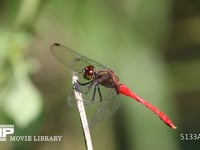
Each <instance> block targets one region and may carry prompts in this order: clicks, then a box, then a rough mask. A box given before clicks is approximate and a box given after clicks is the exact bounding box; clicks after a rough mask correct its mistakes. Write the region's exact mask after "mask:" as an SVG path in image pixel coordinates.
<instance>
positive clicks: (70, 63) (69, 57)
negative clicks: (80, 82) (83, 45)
mask: <svg viewBox="0 0 200 150" xmlns="http://www.w3.org/2000/svg"><path fill="white" fill-rule="evenodd" d="M50 50H51V52H52V53H53V55H54V56H55V57H56V58H57V59H58V60H59V61H60V62H61V63H63V64H64V65H65V66H67V67H68V68H70V69H72V70H74V71H76V72H80V71H82V69H83V68H84V67H86V66H88V65H93V66H94V67H95V68H102V69H105V68H107V67H105V66H104V65H102V64H100V63H98V62H96V61H94V60H92V59H89V58H87V57H85V56H82V55H80V54H79V53H77V52H75V51H74V50H72V49H70V48H68V47H66V46H64V45H61V44H59V43H54V44H52V45H51V47H50Z"/></svg>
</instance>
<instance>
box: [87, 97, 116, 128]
mask: <svg viewBox="0 0 200 150" xmlns="http://www.w3.org/2000/svg"><path fill="white" fill-rule="evenodd" d="M109 97H110V96H109ZM118 108H119V99H118V96H116V94H115V95H114V97H113V98H112V99H104V100H103V101H102V103H101V104H100V105H99V107H98V108H97V110H96V111H95V113H94V114H93V116H92V118H91V120H90V122H89V126H90V128H93V127H95V126H96V124H97V123H99V122H102V121H103V120H105V119H107V118H109V117H110V116H112V114H113V113H115V112H116V111H117V109H118Z"/></svg>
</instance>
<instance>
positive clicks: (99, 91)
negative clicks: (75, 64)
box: [96, 84, 102, 102]
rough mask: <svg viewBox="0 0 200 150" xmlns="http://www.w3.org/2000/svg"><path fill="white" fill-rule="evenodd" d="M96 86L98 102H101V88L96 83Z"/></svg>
mask: <svg viewBox="0 0 200 150" xmlns="http://www.w3.org/2000/svg"><path fill="white" fill-rule="evenodd" d="M96 87H97V90H98V94H99V98H100V102H101V101H102V95H101V90H100V87H99V85H98V84H97V85H96Z"/></svg>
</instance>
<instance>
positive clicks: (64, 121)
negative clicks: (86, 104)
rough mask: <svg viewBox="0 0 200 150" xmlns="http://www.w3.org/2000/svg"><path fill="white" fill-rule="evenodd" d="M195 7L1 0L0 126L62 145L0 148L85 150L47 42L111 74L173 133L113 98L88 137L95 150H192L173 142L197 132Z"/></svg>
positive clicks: (198, 34) (199, 83)
mask: <svg viewBox="0 0 200 150" xmlns="http://www.w3.org/2000/svg"><path fill="white" fill-rule="evenodd" d="M199 7H200V2H199V1H197V0H192V1H189V0H185V1H180V0H175V1H167V0H165V1H157V0H153V1H147V0H135V1H130V0H126V1H122V0H121V1H120V0H118V1H112V0H108V1H105V0H104V1H97V0H96V1H92V0H87V1H81V0H76V1H73V0H67V1H66V0H57V1H56V0H48V1H47V0H43V1H42V0H29V1H28V0H21V1H16V0H1V1H0V124H14V125H15V135H59V136H63V139H62V142H40V143H37V142H30V143H29V142H1V143H0V149H4V150H6V149H16V150H17V149H41V150H42V149H81V150H82V149H84V148H85V147H84V140H83V137H82V131H81V126H80V122H79V118H78V113H77V111H76V109H70V108H69V107H67V105H66V102H65V100H66V98H67V95H68V94H69V93H70V90H71V81H70V80H71V76H70V72H69V71H65V68H64V66H62V65H61V64H59V63H58V62H57V61H56V60H55V59H54V58H53V56H52V54H51V53H50V52H49V46H50V44H51V43H54V42H60V43H62V44H64V45H66V46H68V47H70V48H72V49H75V50H77V51H78V52H80V53H81V54H84V55H86V56H88V57H90V58H92V59H94V60H98V61H99V62H102V63H103V64H105V65H107V66H108V67H111V68H112V69H113V70H114V71H115V72H116V73H117V74H118V75H119V77H120V81H121V82H122V83H125V84H127V85H128V86H129V87H130V89H133V91H135V92H136V93H138V95H141V96H142V97H143V98H145V99H147V100H148V101H150V102H151V103H152V104H154V105H156V106H157V107H158V108H160V109H161V110H162V111H163V112H166V114H168V115H169V116H170V118H171V119H172V120H173V121H174V123H175V124H176V125H177V127H178V129H177V130H176V131H173V130H171V129H170V128H168V127H166V126H165V125H163V124H162V122H161V121H160V120H159V119H158V118H157V117H155V116H154V114H152V113H151V112H150V111H149V110H148V109H146V108H144V107H143V106H141V105H139V104H138V103H136V102H133V101H131V100H130V99H129V98H125V97H123V96H120V101H121V104H122V106H121V107H120V109H119V111H118V112H117V113H116V115H114V116H113V117H112V118H111V119H110V121H105V122H103V123H102V124H100V125H97V127H96V128H94V129H93V130H92V137H93V144H94V148H95V149H109V150H112V149H119V150H120V149H126V150H128V149H131V150H133V149H137V150H138V149H162V150H164V149H166V150H168V149H170V150H173V149H174V150H176V149H183V150H186V149H198V148H199V145H197V144H195V143H193V141H181V140H180V134H181V133H200V132H199V125H200V122H199V121H198V120H199V119H198V118H199V114H200V109H199V101H198V100H199V97H200V94H199V93H200V91H199V90H200V78H199V76H200V69H199V68H200V50H199V49H200V16H199V13H200V8H199ZM102 131H103V132H102Z"/></svg>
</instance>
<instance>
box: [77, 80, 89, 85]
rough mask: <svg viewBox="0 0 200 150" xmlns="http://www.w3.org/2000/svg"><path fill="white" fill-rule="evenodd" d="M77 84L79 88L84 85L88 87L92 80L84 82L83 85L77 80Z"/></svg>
mask: <svg viewBox="0 0 200 150" xmlns="http://www.w3.org/2000/svg"><path fill="white" fill-rule="evenodd" d="M77 82H78V84H80V85H81V86H85V85H88V84H90V83H91V82H92V80H90V81H88V82H85V83H81V82H79V81H78V80H77Z"/></svg>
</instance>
